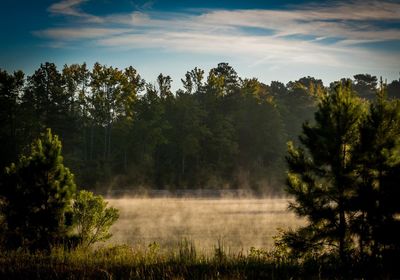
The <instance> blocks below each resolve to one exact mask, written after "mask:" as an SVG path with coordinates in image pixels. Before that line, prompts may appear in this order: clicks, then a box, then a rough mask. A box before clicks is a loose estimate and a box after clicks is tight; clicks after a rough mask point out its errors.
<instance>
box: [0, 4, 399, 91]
mask: <svg viewBox="0 0 400 280" xmlns="http://www.w3.org/2000/svg"><path fill="white" fill-rule="evenodd" d="M1 6H2V7H1V10H0V22H1V24H2V26H4V27H5V28H2V29H1V31H0V35H1V45H0V68H3V69H6V70H8V71H13V70H18V69H22V70H24V71H25V72H26V73H27V74H28V75H29V74H31V73H32V72H33V71H34V69H36V68H38V67H39V65H40V63H42V62H46V61H50V62H55V63H56V64H57V65H58V66H59V67H62V66H63V65H64V64H72V63H82V62H86V63H88V64H89V65H92V64H93V63H94V62H96V61H98V62H100V63H102V64H107V65H112V66H115V67H118V68H124V67H127V66H129V65H132V66H133V67H135V68H136V69H137V70H138V71H139V73H140V74H141V75H142V77H144V78H145V79H146V80H147V81H148V82H154V81H155V79H156V77H157V75H158V74H159V73H160V72H162V73H163V74H166V75H170V76H171V77H172V78H173V80H174V89H177V88H179V87H181V83H180V79H181V78H182V77H183V76H184V74H185V72H186V71H188V70H191V69H193V68H194V67H200V68H202V69H204V70H206V71H208V70H209V69H210V68H212V67H214V66H216V65H217V64H218V63H219V62H228V63H230V64H231V65H232V66H233V67H234V68H235V69H236V70H237V72H238V73H239V75H240V76H242V77H256V78H258V79H259V80H260V81H262V82H266V83H269V82H270V81H271V80H279V81H282V82H288V81H289V80H296V79H298V78H300V77H302V76H308V75H310V76H314V77H316V78H321V79H323V81H324V82H326V83H328V82H330V81H334V80H337V79H339V78H341V77H352V76H353V75H354V74H358V73H370V74H374V75H377V76H383V78H387V79H388V80H389V81H390V80H393V79H398V78H399V71H400V1H370V0H363V1H278V0H276V1H261V0H257V1H255V0H253V1H251V0H247V1H237V0H236V1H235V0H230V1H229V0H223V1H222V0H221V1H218V0H214V1H194V0H176V1H172V0H171V1H167V0H151V1H144V0H119V1H116V0H59V1H49V0H37V1H28V0H26V1H24V0H2V2H1Z"/></svg>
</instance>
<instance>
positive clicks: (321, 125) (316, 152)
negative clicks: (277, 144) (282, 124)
mask: <svg viewBox="0 0 400 280" xmlns="http://www.w3.org/2000/svg"><path fill="white" fill-rule="evenodd" d="M363 115H364V112H363V105H362V101H361V100H360V99H359V98H357V97H356V96H355V95H354V93H353V92H352V90H351V85H350V84H347V85H345V86H342V85H338V86H337V87H336V89H335V91H334V92H332V93H331V94H329V95H326V96H324V97H322V99H321V101H320V104H319V106H318V111H317V112H316V114H315V124H314V125H310V124H309V123H306V124H304V125H303V135H302V136H301V137H300V141H301V143H302V144H303V146H304V148H305V149H304V148H301V147H300V148H296V147H294V145H293V144H291V143H290V144H289V156H288V157H287V162H288V165H289V173H288V180H287V182H288V188H287V190H288V192H289V193H290V194H292V195H293V196H294V199H295V201H294V202H293V203H291V204H290V207H291V208H292V209H293V210H294V211H295V212H296V213H297V214H298V215H299V216H302V217H306V218H307V220H308V225H307V226H305V227H304V228H302V229H300V230H299V231H298V232H297V233H296V234H294V235H292V237H294V238H293V240H294V241H295V242H292V245H293V246H297V248H295V249H296V250H297V251H301V250H303V251H304V252H306V253H307V252H308V253H310V252H319V253H321V252H326V251H327V250H330V251H334V252H336V253H337V255H338V256H339V257H340V260H341V262H342V263H343V264H345V263H346V262H347V256H348V251H349V249H350V247H351V241H350V240H351V233H350V230H349V223H350V220H351V215H350V214H351V213H350V209H349V205H348V201H349V199H350V198H351V197H352V192H353V191H354V190H353V189H354V184H353V180H354V179H353V177H354V176H353V170H354V168H353V166H351V159H352V153H353V150H354V146H355V144H356V143H357V142H358V138H359V133H358V127H359V124H360V121H361V120H362V118H363ZM299 241H301V242H300V243H299ZM289 245H290V244H289ZM300 245H301V246H300ZM299 246H300V247H299Z"/></svg>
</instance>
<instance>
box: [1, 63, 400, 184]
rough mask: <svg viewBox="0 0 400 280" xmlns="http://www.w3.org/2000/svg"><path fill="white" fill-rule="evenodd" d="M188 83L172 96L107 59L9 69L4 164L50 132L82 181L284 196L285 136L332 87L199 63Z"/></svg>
mask: <svg viewBox="0 0 400 280" xmlns="http://www.w3.org/2000/svg"><path fill="white" fill-rule="evenodd" d="M345 80H346V79H343V81H342V82H344V81H345ZM181 82H182V85H183V86H182V89H179V90H177V91H176V92H172V90H171V84H172V79H171V77H170V76H166V75H163V74H160V75H159V76H158V77H157V82H156V84H151V83H147V82H146V81H145V80H144V79H142V77H141V76H140V75H139V73H138V72H137V71H136V70H135V69H134V68H133V67H127V68H125V69H118V68H115V67H112V66H106V65H101V64H99V63H96V64H94V66H93V67H92V68H91V69H89V68H88V66H87V65H86V64H85V63H83V64H72V65H65V66H64V67H63V68H62V70H61V71H59V70H58V69H57V67H56V66H55V64H53V63H44V64H42V65H40V67H39V68H38V69H37V70H36V71H35V72H34V73H33V74H32V75H31V76H28V77H26V78H25V75H24V73H23V72H21V71H17V72H14V73H8V72H6V71H3V70H1V71H0V106H1V108H0V122H1V125H0V149H1V151H0V153H1V155H2V157H1V158H0V168H1V169H2V170H3V169H4V167H5V166H8V165H9V164H10V163H11V162H15V161H16V160H17V158H18V154H20V153H24V152H26V151H27V149H28V148H29V143H31V142H32V141H33V140H34V139H36V138H37V137H38V136H39V135H40V133H41V132H42V131H43V130H44V129H45V128H51V129H52V131H54V133H56V134H57V135H59V136H60V138H61V139H62V141H63V150H64V156H65V162H66V164H67V165H68V166H69V167H70V168H71V170H72V171H73V173H74V174H75V175H76V180H77V182H78V184H79V185H81V186H85V187H89V188H92V189H95V188H97V190H101V188H102V186H114V187H115V188H118V189H121V188H122V189H123V188H135V187H140V186H149V187H153V188H168V189H176V188H222V187H229V188H237V187H248V188H250V189H252V190H254V191H265V190H268V191H269V192H280V191H281V187H280V186H281V185H282V183H283V181H284V177H285V176H284V173H285V162H284V155H285V150H286V142H287V141H288V140H289V139H294V138H296V136H297V135H298V134H299V133H300V132H301V124H302V123H303V122H304V121H305V120H311V119H312V118H313V114H314V112H315V110H316V109H317V104H318V100H319V99H320V98H321V97H322V96H325V95H326V94H327V93H328V92H329V91H330V90H331V89H332V87H333V84H332V85H329V86H325V85H324V84H323V83H322V81H321V80H319V79H316V78H313V77H304V78H301V79H299V80H297V81H294V82H292V81H291V82H289V83H287V84H286V85H285V84H283V83H281V82H278V81H273V82H271V83H270V84H269V85H266V84H263V83H261V82H260V81H258V80H257V79H255V78H253V79H246V78H240V77H238V75H237V73H236V71H235V70H234V69H233V68H232V67H231V66H230V65H229V64H227V63H220V64H218V65H217V67H215V68H213V69H211V70H210V71H209V73H208V75H207V76H206V75H205V72H204V70H201V69H199V68H195V69H193V70H191V71H188V72H187V73H186V75H185V77H183V78H182V79H181ZM399 87H400V81H397V80H395V81H393V82H391V83H390V84H388V86H387V91H388V95H389V96H390V97H397V95H398V94H399ZM352 88H353V89H354V90H355V91H357V92H358V94H359V95H360V96H362V97H364V98H366V99H371V98H373V97H374V95H375V92H376V88H377V78H376V77H375V76H371V75H368V74H359V75H355V76H354V79H353V84H352ZM266 186H267V187H266Z"/></svg>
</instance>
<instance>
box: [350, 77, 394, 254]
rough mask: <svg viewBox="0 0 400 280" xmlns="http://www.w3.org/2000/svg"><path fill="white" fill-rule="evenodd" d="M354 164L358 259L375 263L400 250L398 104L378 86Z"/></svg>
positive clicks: (364, 124) (361, 129)
mask: <svg viewBox="0 0 400 280" xmlns="http://www.w3.org/2000/svg"><path fill="white" fill-rule="evenodd" d="M356 152H357V154H356V155H357V156H356V157H355V158H354V162H355V164H356V165H357V170H358V172H357V173H358V176H359V180H358V188H357V193H356V196H355V198H354V199H353V201H352V203H351V205H352V206H353V207H354V210H353V211H354V213H355V215H356V219H355V221H354V224H353V228H354V229H353V230H354V231H355V233H356V234H357V235H358V240H359V250H360V255H361V256H362V258H363V259H364V260H365V259H367V260H368V259H369V260H370V261H371V260H372V259H375V260H376V259H378V258H381V257H382V256H383V255H384V254H385V253H386V252H388V251H393V250H394V251H396V250H397V254H398V252H399V249H400V242H399V240H398V236H399V234H400V221H399V220H398V219H397V218H396V215H399V214H400V206H399V203H398V197H399V195H400V189H399V188H398V182H399V181H400V172H399V171H400V155H399V153H400V102H399V100H388V99H387V97H386V90H385V88H384V86H383V84H382V82H381V89H380V91H379V92H378V94H377V97H376V100H375V101H374V102H373V103H371V105H370V108H369V114H368V117H367V118H366V119H365V121H364V122H363V123H362V125H361V128H360V142H359V145H358V146H357V150H356Z"/></svg>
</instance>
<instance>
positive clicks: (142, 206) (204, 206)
mask: <svg viewBox="0 0 400 280" xmlns="http://www.w3.org/2000/svg"><path fill="white" fill-rule="evenodd" d="M108 201H109V203H110V205H112V206H114V207H116V208H118V209H119V210H120V218H119V220H118V221H117V222H116V224H115V225H114V226H113V227H112V230H111V231H112V233H113V237H112V239H111V240H110V242H111V243H113V244H129V245H132V246H138V245H140V244H144V245H147V244H149V243H152V242H156V243H157V244H159V245H160V247H161V249H166V250H169V249H171V248H175V247H177V245H178V244H179V243H180V242H181V241H182V240H184V239H187V240H190V241H191V242H193V243H194V244H195V246H196V248H201V250H203V252H202V253H209V252H212V251H213V250H214V247H215V246H216V245H217V244H218V242H219V243H222V244H223V246H224V247H225V248H226V249H227V250H228V251H232V252H235V253H237V252H240V251H244V252H246V251H247V250H249V249H250V248H251V247H255V248H264V249H271V248H272V245H273V239H272V237H273V236H274V235H276V234H277V228H288V227H292V228H295V227H297V226H299V225H301V224H303V223H304V221H303V220H301V219H299V218H297V217H296V216H295V215H294V214H293V213H290V212H289V211H288V210H287V202H288V200H287V199H281V198H267V199H249V198H246V199H228V198H227V199H195V198H120V199H108Z"/></svg>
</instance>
